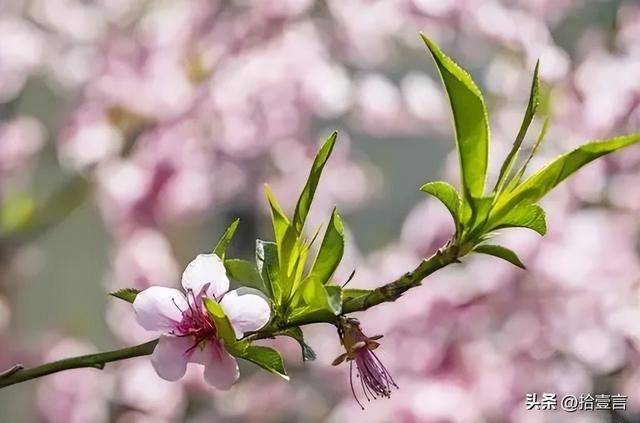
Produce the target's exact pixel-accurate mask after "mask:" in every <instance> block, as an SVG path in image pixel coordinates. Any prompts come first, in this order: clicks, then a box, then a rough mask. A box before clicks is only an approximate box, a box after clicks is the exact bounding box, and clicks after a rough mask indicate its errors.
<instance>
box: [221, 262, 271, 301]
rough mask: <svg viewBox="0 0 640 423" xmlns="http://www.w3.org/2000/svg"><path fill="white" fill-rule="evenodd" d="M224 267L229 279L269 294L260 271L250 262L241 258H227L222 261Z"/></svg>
mask: <svg viewBox="0 0 640 423" xmlns="http://www.w3.org/2000/svg"><path fill="white" fill-rule="evenodd" d="M224 267H225V269H227V274H228V275H229V276H230V277H231V279H234V280H236V281H238V282H240V283H241V284H242V285H243V286H248V287H251V288H255V289H258V290H260V291H262V292H264V293H265V294H267V295H269V292H267V289H266V287H265V285H264V282H262V277H261V276H260V273H258V271H257V270H256V268H255V266H254V265H253V264H252V263H251V262H249V261H247V260H242V259H227V260H225V261H224Z"/></svg>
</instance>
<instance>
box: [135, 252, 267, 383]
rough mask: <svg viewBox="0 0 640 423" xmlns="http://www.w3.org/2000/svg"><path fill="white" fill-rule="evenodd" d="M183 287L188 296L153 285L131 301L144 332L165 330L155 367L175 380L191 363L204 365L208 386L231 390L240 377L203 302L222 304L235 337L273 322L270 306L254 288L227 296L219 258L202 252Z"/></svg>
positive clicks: (153, 359) (155, 353) (187, 271)
mask: <svg viewBox="0 0 640 423" xmlns="http://www.w3.org/2000/svg"><path fill="white" fill-rule="evenodd" d="M182 287H183V288H184V291H185V292H184V293H183V292H182V291H180V290H177V289H173V288H166V287H162V286H152V287H150V288H147V289H145V290H144V291H142V292H140V293H139V294H138V295H137V296H136V299H135V301H134V302H133V308H134V310H135V313H136V320H137V321H138V323H139V324H140V325H141V326H142V327H143V328H145V329H146V330H149V331H162V332H163V335H162V336H160V339H159V340H158V344H157V346H156V348H155V350H154V351H153V354H152V356H151V363H152V364H153V367H154V368H155V370H156V372H157V373H158V375H159V376H160V377H161V378H163V379H166V380H171V381H174V380H178V379H180V378H181V377H182V376H184V374H185V372H186V369H187V364H188V363H197V364H201V365H203V366H204V378H205V380H206V381H207V382H208V383H209V384H211V385H213V386H215V387H216V388H218V389H229V388H230V387H231V385H233V384H234V383H235V382H236V381H237V380H238V377H239V375H240V373H239V370H238V363H237V361H236V359H235V358H234V357H233V356H232V355H231V354H229V353H228V352H227V350H226V349H225V347H224V343H223V341H222V339H221V338H220V336H219V334H218V331H217V330H216V325H215V323H214V321H213V320H212V319H211V318H210V317H209V315H208V314H207V311H206V309H205V308H204V305H203V300H204V299H205V298H210V299H213V300H215V301H217V302H218V303H219V304H220V306H221V307H222V309H223V310H224V311H225V313H226V315H227V317H228V318H229V321H230V323H231V326H232V327H233V329H234V331H235V335H236V338H237V339H240V338H242V337H243V336H244V334H245V333H246V332H251V331H255V330H258V329H260V328H262V327H263V326H264V325H266V324H267V323H268V322H269V319H270V318H271V310H270V308H269V304H268V303H267V301H266V300H265V299H264V298H263V297H262V296H261V295H258V294H257V293H258V291H256V290H253V289H249V288H240V289H237V290H234V291H230V292H227V290H228V289H229V278H227V275H226V272H225V268H224V264H223V263H222V260H220V258H219V257H218V256H216V255H215V254H200V255H198V256H197V257H196V258H195V259H194V260H193V261H192V262H191V263H189V265H188V266H187V268H186V269H185V271H184V273H183V274H182Z"/></svg>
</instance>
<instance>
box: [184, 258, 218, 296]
mask: <svg viewBox="0 0 640 423" xmlns="http://www.w3.org/2000/svg"><path fill="white" fill-rule="evenodd" d="M207 284H209V285H208V286H207ZM205 286H207V289H206V292H205V294H206V295H207V296H209V297H215V298H220V297H221V296H222V295H223V294H224V293H225V292H227V291H228V290H229V278H228V277H227V272H226V271H225V268H224V264H223V263H222V260H220V257H218V256H216V255H215V254H198V256H197V257H196V258H195V259H193V261H192V262H191V263H189V264H188V265H187V268H186V269H184V273H183V274H182V287H183V288H184V289H185V290H189V289H191V290H193V293H194V294H195V295H198V294H199V293H200V292H201V291H202V289H203V288H204V287H205Z"/></svg>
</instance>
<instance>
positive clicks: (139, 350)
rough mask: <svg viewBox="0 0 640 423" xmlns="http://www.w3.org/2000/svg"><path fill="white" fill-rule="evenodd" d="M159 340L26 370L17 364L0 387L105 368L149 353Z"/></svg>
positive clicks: (2, 378)
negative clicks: (62, 372)
mask: <svg viewBox="0 0 640 423" xmlns="http://www.w3.org/2000/svg"><path fill="white" fill-rule="evenodd" d="M157 342H158V340H157V339H154V340H153V341H149V342H145V343H144V344H140V345H135V346H133V347H127V348H123V349H120V350H115V351H108V352H103V353H97V354H89V355H81V356H79V357H72V358H66V359H64V360H59V361H54V362H51V363H47V364H43V365H41V366H38V367H33V368H31V369H25V370H22V369H21V368H20V366H19V365H17V366H14V367H13V368H11V369H10V370H9V371H8V372H4V373H3V374H2V375H0V388H4V387H5V386H9V385H14V384H16V383H20V382H24V381H27V380H31V379H35V378H38V377H42V376H46V375H50V374H52V373H57V372H61V371H63V370H70V369H80V368H84V367H93V368H96V369H103V368H104V365H105V364H106V363H110V362H112V361H120V360H125V359H127V358H133V357H140V356H143V355H149V354H151V353H152V352H153V349H154V348H155V346H156V343H157Z"/></svg>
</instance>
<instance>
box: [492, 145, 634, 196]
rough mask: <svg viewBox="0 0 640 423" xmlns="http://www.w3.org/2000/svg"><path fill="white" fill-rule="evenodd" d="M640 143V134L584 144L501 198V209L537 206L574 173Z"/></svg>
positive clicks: (554, 161) (557, 159) (560, 157)
mask: <svg viewBox="0 0 640 423" xmlns="http://www.w3.org/2000/svg"><path fill="white" fill-rule="evenodd" d="M638 141H640V133H636V134H631V135H625V136H622V137H616V138H612V139H609V140H604V141H595V142H590V143H588V144H584V145H582V146H580V147H578V148H576V149H575V150H573V151H571V152H569V153H565V154H563V155H561V156H559V157H558V158H556V159H555V160H553V161H552V162H551V163H549V164H548V165H546V166H544V167H543V168H542V169H540V170H538V171H537V172H536V173H534V174H533V175H531V176H530V177H529V178H527V179H526V180H525V181H524V182H522V184H520V185H518V186H517V187H516V188H514V190H513V191H511V192H509V193H505V195H504V198H502V197H501V198H500V201H499V203H498V206H499V207H500V208H501V209H509V208H510V207H513V206H514V205H515V204H518V203H521V202H527V203H535V202H537V201H538V200H540V199H541V198H542V197H544V196H545V195H546V194H547V193H548V192H549V191H551V189H553V188H554V187H555V186H556V185H558V184H559V183H560V182H562V181H564V180H565V179H566V178H567V177H569V176H570V175H571V174H572V173H574V172H575V171H577V170H578V169H580V168H581V167H582V166H584V165H586V164H587V163H589V162H591V161H592V160H595V159H597V158H598V157H601V156H604V155H606V154H609V153H612V152H614V151H616V150H619V149H621V148H624V147H627V146H630V145H632V144H635V143H637V142H638Z"/></svg>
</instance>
